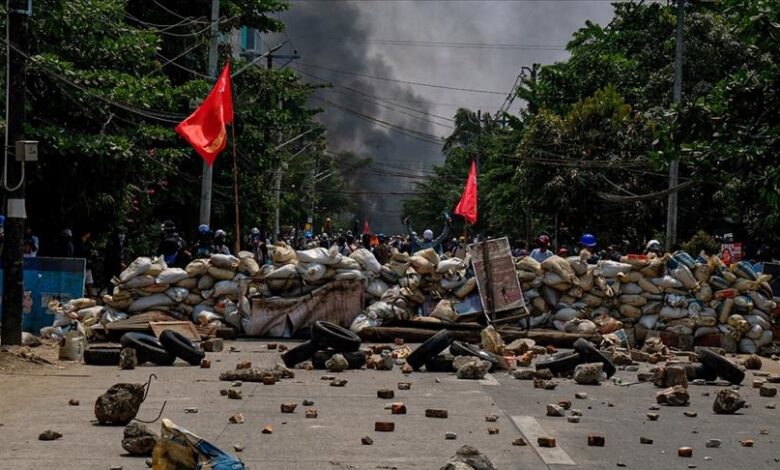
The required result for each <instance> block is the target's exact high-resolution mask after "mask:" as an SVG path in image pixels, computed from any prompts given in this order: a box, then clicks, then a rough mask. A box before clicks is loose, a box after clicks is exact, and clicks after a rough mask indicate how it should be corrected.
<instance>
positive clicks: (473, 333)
mask: <svg viewBox="0 0 780 470" xmlns="http://www.w3.org/2000/svg"><path fill="white" fill-rule="evenodd" d="M428 325H429V324H426V325H425V326H428ZM444 329H447V330H448V331H449V332H450V337H451V338H452V339H457V340H460V341H467V342H470V343H479V342H480V341H481V337H480V330H467V331H457V330H449V329H448V328H447V327H446V325H441V327H439V328H437V329H428V328H425V327H422V326H421V327H420V328H409V327H393V326H377V327H368V328H364V329H363V330H361V331H360V332H359V333H358V335H359V336H360V337H361V338H362V339H363V340H365V341H375V342H392V341H393V340H394V339H395V338H402V339H403V340H404V341H408V342H411V343H421V342H423V341H425V340H426V339H428V338H430V337H431V336H433V335H435V334H436V332H437V331H439V330H444ZM498 331H499V334H501V337H502V338H503V339H504V341H506V342H507V343H508V342H510V341H514V340H516V339H519V338H529V339H532V340H534V341H536V343H537V344H539V345H540V346H547V345H552V346H556V347H562V348H568V347H571V346H572V345H573V344H574V342H575V341H577V340H578V339H579V338H585V339H587V340H589V341H592V342H594V343H598V342H600V341H601V336H599V335H581V334H577V333H565V332H562V331H555V330H531V331H525V330H520V329H517V330H515V329H506V330H505V329H503V328H502V329H499V330H498Z"/></svg>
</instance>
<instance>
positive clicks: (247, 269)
mask: <svg viewBox="0 0 780 470" xmlns="http://www.w3.org/2000/svg"><path fill="white" fill-rule="evenodd" d="M242 253H243V252H242ZM238 270H239V271H240V272H242V273H246V274H248V275H249V276H252V277H254V276H257V275H258V274H260V265H259V264H257V260H255V258H254V257H250V256H245V257H242V258H241V263H240V264H239V265H238Z"/></svg>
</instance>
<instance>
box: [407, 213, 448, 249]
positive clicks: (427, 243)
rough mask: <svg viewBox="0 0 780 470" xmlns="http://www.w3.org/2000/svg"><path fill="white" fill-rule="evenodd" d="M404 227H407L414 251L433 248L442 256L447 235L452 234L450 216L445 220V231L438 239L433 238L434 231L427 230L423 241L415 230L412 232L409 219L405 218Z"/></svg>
mask: <svg viewBox="0 0 780 470" xmlns="http://www.w3.org/2000/svg"><path fill="white" fill-rule="evenodd" d="M404 225H406V231H407V233H408V234H409V239H410V240H411V242H412V251H413V252H415V251H420V250H425V249H426V248H433V249H434V251H436V252H437V253H439V254H441V253H442V250H441V244H442V242H444V240H446V239H447V235H449V233H450V227H451V226H452V219H450V218H449V217H448V216H445V218H444V229H442V231H441V235H439V236H438V238H435V239H434V238H433V230H431V229H429V228H428V229H425V231H424V232H423V236H422V239H420V237H418V236H417V234H416V233H415V231H414V230H412V224H411V222H410V221H409V217H406V218H404Z"/></svg>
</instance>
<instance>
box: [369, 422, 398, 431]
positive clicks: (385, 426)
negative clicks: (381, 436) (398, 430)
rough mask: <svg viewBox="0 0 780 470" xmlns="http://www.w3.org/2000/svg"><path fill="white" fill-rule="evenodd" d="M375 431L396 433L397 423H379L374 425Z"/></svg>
mask: <svg viewBox="0 0 780 470" xmlns="http://www.w3.org/2000/svg"><path fill="white" fill-rule="evenodd" d="M374 431H376V432H393V431H395V423H391V422H389V421H377V422H375V423H374Z"/></svg>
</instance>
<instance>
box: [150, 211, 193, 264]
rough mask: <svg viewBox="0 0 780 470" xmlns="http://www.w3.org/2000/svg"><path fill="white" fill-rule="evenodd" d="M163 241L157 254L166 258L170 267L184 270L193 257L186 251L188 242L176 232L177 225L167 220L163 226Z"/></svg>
mask: <svg viewBox="0 0 780 470" xmlns="http://www.w3.org/2000/svg"><path fill="white" fill-rule="evenodd" d="M161 232H162V233H161V240H160V244H159V246H158V247H157V254H160V255H162V256H163V257H164V259H165V263H166V264H167V265H168V266H170V267H176V268H183V267H185V266H187V264H188V263H189V262H190V260H191V258H192V255H191V254H190V253H189V252H188V251H187V250H186V246H187V244H186V242H185V241H184V239H183V238H182V237H180V236H179V232H177V231H176V224H174V223H173V221H171V220H166V221H165V222H163V223H162V226H161Z"/></svg>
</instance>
